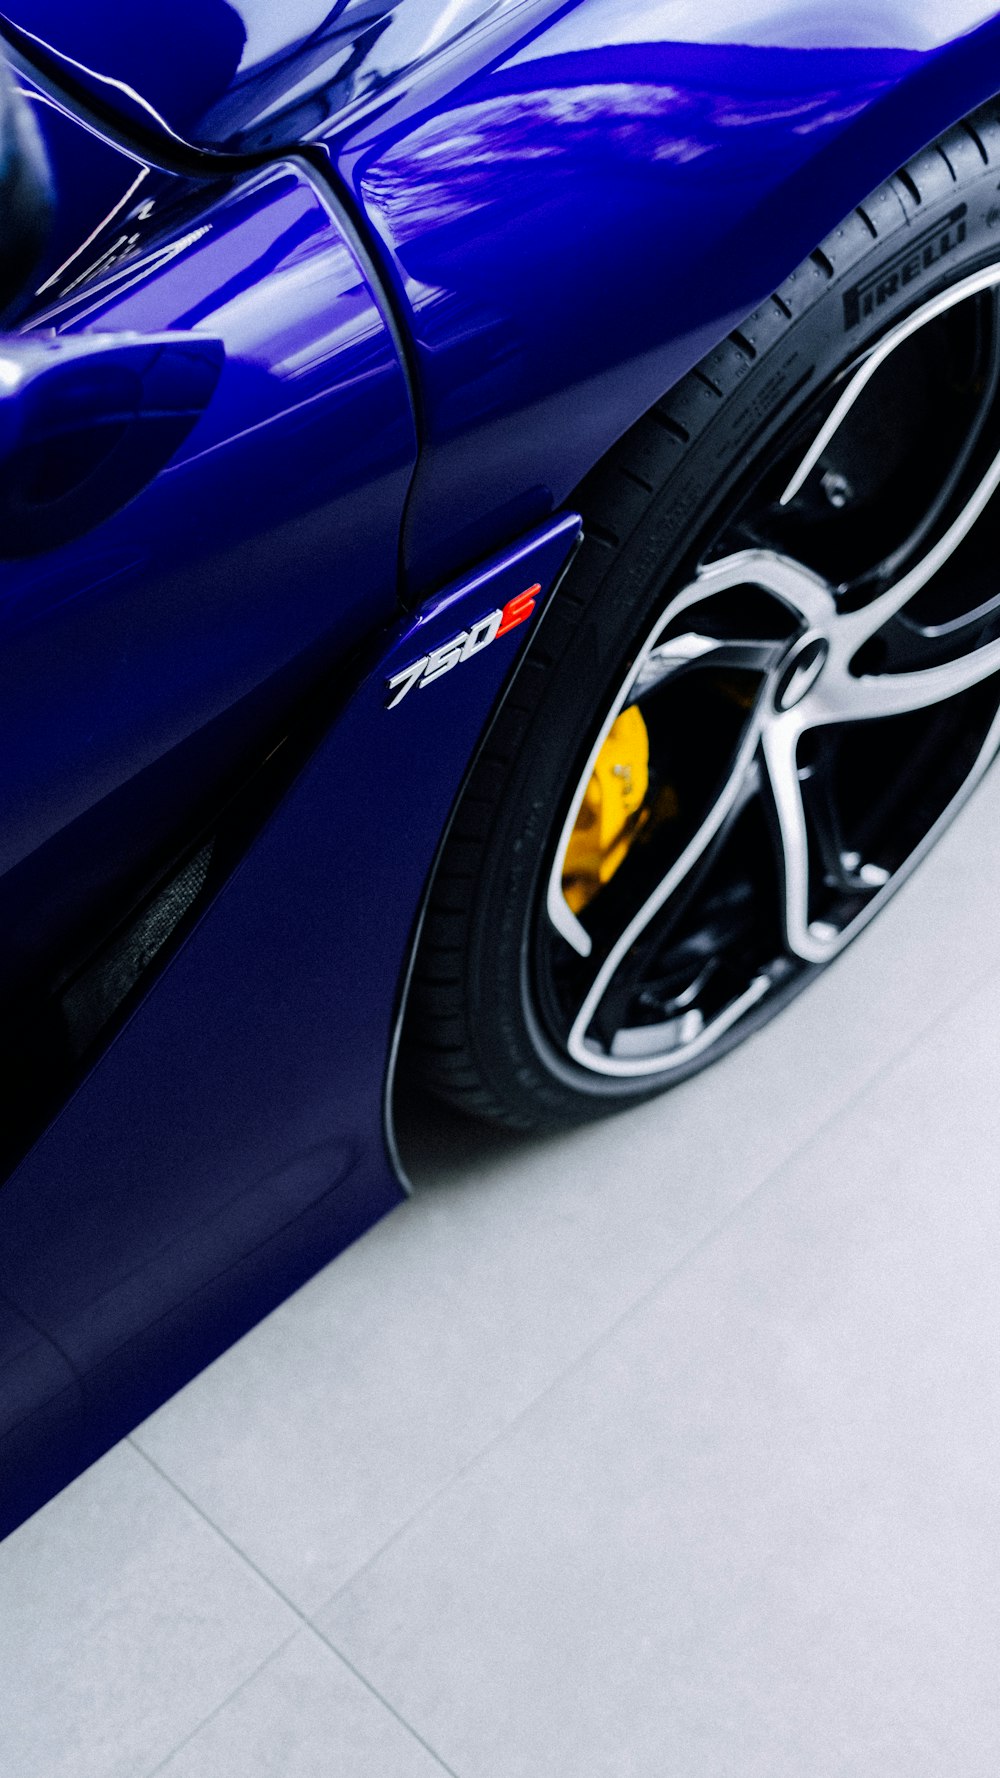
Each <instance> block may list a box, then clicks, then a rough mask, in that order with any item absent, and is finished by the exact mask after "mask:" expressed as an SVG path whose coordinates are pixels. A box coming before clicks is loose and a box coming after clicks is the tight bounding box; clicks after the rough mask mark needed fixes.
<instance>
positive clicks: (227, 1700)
mask: <svg viewBox="0 0 1000 1778" xmlns="http://www.w3.org/2000/svg"><path fill="white" fill-rule="evenodd" d="M301 1634H302V1632H301V1630H299V1629H295V1630H291V1631H290V1632H289V1634H288V1635H287V1636H286V1637H285V1639H284V1641H283V1642H279V1644H278V1646H277V1648H272V1650H271V1652H270V1654H269V1655H265V1657H264V1659H263V1660H262V1661H261V1662H260V1665H259V1666H257V1667H255V1668H254V1669H253V1672H252V1673H248V1674H247V1676H246V1678H245V1679H241V1680H240V1683H239V1685H237V1686H234V1687H233V1690H232V1691H231V1692H227V1694H226V1696H225V1697H224V1698H223V1699H221V1701H220V1702H219V1703H218V1704H216V1706H215V1709H214V1710H210V1711H209V1713H208V1715H207V1716H203V1717H202V1719H201V1721H200V1722H197V1723H195V1726H194V1728H193V1729H192V1730H191V1731H190V1733H189V1734H187V1735H185V1736H184V1738H183V1739H182V1740H180V1741H178V1742H177V1745H176V1746H175V1747H172V1748H171V1749H170V1752H169V1753H168V1754H166V1755H165V1757H164V1758H163V1759H161V1760H158V1761H157V1763H156V1765H155V1766H152V1767H151V1768H150V1770H149V1771H148V1772H147V1773H146V1778H156V1774H157V1773H158V1772H162V1771H164V1770H165V1768H166V1767H167V1766H169V1764H170V1762H171V1760H172V1759H176V1757H177V1755H178V1754H179V1753H181V1752H183V1750H184V1748H185V1747H187V1746H189V1744H190V1743H191V1742H192V1741H193V1740H195V1738H196V1736H198V1735H200V1734H201V1731H202V1729H203V1728H205V1726H206V1724H208V1723H210V1722H214V1721H215V1718H216V1717H217V1716H220V1715H221V1714H222V1712H223V1710H225V1709H226V1707H227V1705H229V1704H231V1703H232V1701H233V1699H234V1698H238V1697H239V1695H240V1693H241V1692H244V1691H246V1689H247V1686H249V1685H252V1684H253V1682H254V1680H255V1679H257V1678H258V1677H259V1676H260V1674H261V1673H263V1672H264V1671H265V1670H266V1669H267V1668H268V1667H269V1666H270V1665H271V1662H272V1661H276V1660H277V1658H278V1656H279V1655H280V1654H283V1653H284V1651H285V1649H286V1648H288V1647H289V1645H290V1644H291V1643H293V1642H294V1641H295V1638H296V1636H301Z"/></svg>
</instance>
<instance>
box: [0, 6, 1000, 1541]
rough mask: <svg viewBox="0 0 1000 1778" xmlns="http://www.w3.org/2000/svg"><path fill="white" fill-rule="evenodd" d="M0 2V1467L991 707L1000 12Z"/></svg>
mask: <svg viewBox="0 0 1000 1778" xmlns="http://www.w3.org/2000/svg"><path fill="white" fill-rule="evenodd" d="M3 4H4V11H3V15H2V17H0V47H2V56H3V63H2V67H0V75H2V84H0V205H2V211H0V242H2V254H0V303H2V306H3V316H2V335H0V737H2V749H3V753H2V760H3V765H2V778H0V784H2V801H0V931H2V934H3V943H2V949H0V1004H2V1020H0V1054H2V1066H0V1151H2V1156H0V1175H2V1181H3V1182H2V1184H0V1525H2V1527H3V1528H8V1527H10V1526H11V1525H13V1524H15V1523H16V1522H18V1520H19V1519H20V1518H22V1517H23V1516H24V1515H25V1513H27V1512H29V1511H30V1510H32V1509H33V1507H35V1506H36V1505H38V1504H39V1503H40V1502H41V1501H42V1500H43V1499H44V1498H45V1497H46V1496H47V1495H48V1494H50V1493H51V1492H52V1491H53V1490H54V1489H56V1488H57V1487H59V1486H61V1485H62V1484H63V1483H64V1482H66V1481H67V1480H68V1479H69V1478H70V1477H71V1476H72V1475H73V1474H75V1473H76V1472H77V1471H78V1470H79V1469H80V1468H81V1467H82V1466H83V1465H84V1464H85V1463H86V1462H88V1461H90V1460H91V1459H92V1458H93V1457H94V1456H96V1455H97V1454H98V1453H99V1452H101V1451H102V1450H104V1449H106V1448H107V1446H108V1445H109V1444H110V1443H111V1442H112V1441H113V1440H115V1439H117V1438H118V1437H120V1436H121V1435H122V1434H123V1433H124V1432H125V1431H126V1430H127V1429H128V1428H129V1427H130V1426H132V1425H134V1423H135V1422H136V1421H137V1420H138V1419H139V1418H140V1417H141V1416H142V1415H144V1414H146V1413H147V1412H149V1411H150V1410H151V1409H152V1408H153V1407H154V1406H156V1405H157V1404H158V1403H159V1402H160V1401H162V1400H163V1399H164V1397H165V1396H166V1395H168V1394H169V1393H170V1392H171V1391H172V1390H174V1389H176V1388H177V1387H178V1386H179V1385H180V1384H181V1383H183V1382H184V1381H185V1380H186V1379H187V1378H188V1377H190V1376H191V1375H192V1374H193V1373H194V1372H195V1371H196V1370H197V1369H198V1368H199V1367H200V1366H201V1365H203V1364H204V1363H206V1362H207V1361H208V1360H209V1359H210V1358H211V1357H213V1356H214V1355H215V1354H217V1353H218V1352H219V1351H221V1350H222V1348H223V1347H224V1346H225V1345H227V1344H228V1343H229V1342H230V1341H232V1340H233V1339H234V1338H236V1337H237V1336H238V1335H239V1334H240V1333H241V1332H243V1331H244V1330H245V1329H246V1328H247V1327H248V1326H250V1325H251V1324H252V1323H253V1322H254V1321H255V1320H256V1319H257V1318H259V1317H260V1316H261V1315H262V1314H264V1313H265V1312H266V1311H267V1310H268V1309H269V1308H271V1307H272V1306H273V1305H274V1304H275V1303H277V1302H278V1301H279V1300H280V1299H281V1298H282V1297H283V1296H284V1295H286V1294H287V1293H288V1292H289V1291H290V1290H292V1289H294V1288H295V1287H296V1286H297V1285H299V1284H300V1283H301V1282H303V1281H304V1280H305V1279H306V1278H307V1277H308V1276H309V1275H310V1274H311V1273H312V1272H313V1271H314V1270H315V1269H316V1268H317V1267H319V1266H320V1265H322V1264H323V1263H324V1262H325V1261H327V1260H328V1259H329V1258H331V1257H332V1255H334V1254H335V1253H336V1252H337V1251H338V1250H339V1249H340V1248H342V1247H343V1246H344V1245H345V1243H347V1242H349V1241H350V1240H351V1239H353V1238H354V1237H355V1236H356V1235H357V1234H359V1233H360V1232H361V1231H362V1230H363V1229H364V1228H366V1227H367V1226H368V1225H370V1224H371V1223H372V1222H373V1221H374V1220H375V1219H376V1218H377V1217H379V1216H381V1215H383V1214H384V1213H385V1212H386V1211H388V1210H389V1209H390V1208H391V1207H392V1206H393V1205H394V1204H396V1203H397V1202H399V1200H400V1199H401V1197H402V1195H403V1192H404V1191H405V1182H404V1181H403V1179H402V1176H401V1170H400V1168H399V1165H398V1162H397V1160H396V1158H395V1150H394V1140H393V1124H392V1100H393V1091H394V1086H395V1084H396V1082H397V1081H398V1080H399V1079H400V1078H402V1079H405V1080H407V1081H409V1082H410V1083H413V1084H414V1085H416V1086H417V1087H418V1089H419V1090H420V1091H426V1092H428V1093H433V1094H436V1095H438V1096H440V1097H442V1098H443V1099H445V1100H448V1101H450V1102H451V1103H453V1104H454V1105H457V1106H458V1107H460V1108H461V1109H463V1110H466V1111H469V1112H472V1113H475V1114H478V1115H481V1116H484V1117H487V1118H493V1119H499V1120H502V1121H504V1122H506V1123H507V1124H509V1125H511V1126H513V1127H515V1128H521V1129H529V1128H532V1127H538V1126H541V1125H553V1124H557V1123H559V1122H565V1121H568V1120H571V1119H579V1118H586V1117H590V1116H594V1115H597V1114H600V1113H602V1112H604V1111H606V1110H608V1109H611V1108H615V1107H619V1106H622V1105H624V1104H627V1103H628V1102H630V1101H634V1100H637V1099H639V1098H641V1097H643V1096H645V1095H648V1094H651V1093H654V1092H658V1091H659V1090H661V1089H662V1088H663V1087H664V1086H666V1085H668V1084H670V1083H671V1082H674V1081H677V1080H680V1079H682V1078H683V1077H684V1076H685V1075H687V1074H689V1073H691V1072H692V1071H693V1070H694V1069H697V1068H701V1067H704V1066H705V1065H706V1064H707V1063H709V1062H711V1061H712V1060H713V1059H714V1058H715V1057H717V1056H718V1055H720V1054H721V1053H722V1052H723V1051H724V1050H726V1049H728V1048H729V1047H731V1046H732V1045H733V1044H735V1043H737V1042H739V1041H740V1040H741V1039H742V1038H743V1037H745V1036H748V1035H749V1034H750V1033H751V1032H753V1031H754V1029H755V1028H756V1027H757V1026H759V1025H760V1024H761V1023H762V1022H763V1021H764V1020H766V1019H768V1018H770V1017H771V1016H772V1014H773V1013H775V1012H776V1011H778V1010H779V1009H780V1008H781V1006H782V1005H783V1004H784V1003H785V1002H786V1001H787V1000H788V999H789V998H790V997H791V996H792V995H794V994H796V993H797V992H798V991H799V990H800V989H801V988H802V987H804V986H805V985H806V984H807V983H808V982H809V981H810V979H811V978H812V977H813V976H814V975H815V974H816V972H817V971H818V970H820V969H822V968H824V967H825V966H826V965H827V964H828V963H829V962H831V961H832V960H833V959H834V958H835V957H836V956H837V955H838V954H839V952H840V951H841V950H842V949H843V948H844V946H845V945H846V944H848V943H849V942H850V940H851V939H852V938H853V936H854V935H855V934H856V933H857V932H859V931H860V930H861V928H862V927H864V926H865V925H867V923H868V922H869V921H870V920H871V919H872V918H873V917H874V916H875V915H876V914H877V913H878V911H879V909H880V908H881V907H882V905H883V903H884V902H885V901H886V900H887V898H888V897H889V896H890V895H892V894H893V892H894V891H895V889H896V888H897V886H898V885H899V884H900V883H901V882H902V881H903V880H904V878H905V877H906V876H907V875H908V874H909V872H910V871H911V870H913V869H914V868H915V867H916V866H917V865H918V864H919V862H920V860H921V858H922V857H923V855H924V854H925V853H926V852H927V851H928V849H929V848H930V847H931V846H932V845H933V844H934V841H935V839H936V838H937V836H938V834H939V832H940V831H941V829H942V827H943V826H944V824H945V823H946V822H947V821H948V820H949V818H950V816H951V815H952V814H953V812H954V811H955V809H956V808H957V806H958V805H959V804H960V803H961V802H962V801H963V800H964V799H965V798H966V797H967V796H969V794H970V793H971V792H972V791H973V789H974V788H975V785H976V783H977V781H978V780H979V778H980V777H981V776H982V775H983V773H984V772H985V771H986V770H987V768H988V766H989V764H990V762H991V760H992V758H993V756H994V754H995V752H996V751H997V747H998V745H1000V714H998V713H1000V586H998V578H997V568H996V563H997V559H998V554H1000V494H998V492H997V490H998V484H1000V309H998V300H1000V101H998V100H996V99H995V97H994V95H995V94H996V92H997V91H998V90H1000V12H998V11H997V10H996V8H995V7H994V6H992V5H989V4H986V3H985V0H948V3H947V4H946V3H945V0H884V3H883V4H880V5H871V4H869V3H867V0H832V3H831V4H829V5H827V6H823V7H819V6H817V5H816V4H815V0H740V4H739V5H737V4H735V0H714V4H712V5H709V6H706V5H703V4H701V5H698V6H695V5H694V4H693V0H332V3H331V0H282V3H281V4H279V5H274V4H267V3H266V0H147V3H146V4H145V5H144V6H141V7H140V6H137V5H135V4H134V0H133V3H129V0H88V3H87V4H86V5H79V4H71V0H3ZM913 967H914V970H917V971H919V969H920V967H921V960H920V958H919V957H914V959H913ZM805 1060H806V1062H807V1063H808V1065H809V1066H813V1067H816V1068H821V1067H822V1058H821V1057H818V1058H813V1059H805ZM725 1115H726V1111H725V1104H724V1103H720V1106H719V1116H720V1123H724V1120H725Z"/></svg>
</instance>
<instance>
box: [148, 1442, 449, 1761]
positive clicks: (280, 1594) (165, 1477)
mask: <svg viewBox="0 0 1000 1778" xmlns="http://www.w3.org/2000/svg"><path fill="white" fill-rule="evenodd" d="M126 1442H127V1443H128V1445H129V1446H130V1448H131V1449H132V1450H133V1451H134V1452H135V1453H136V1455H137V1456H139V1457H141V1458H142V1460H143V1462H144V1463H148V1465H149V1467H150V1469H152V1470H153V1471H154V1472H155V1474H156V1475H158V1476H159V1477H160V1480H161V1481H163V1482H165V1483H166V1484H167V1486H168V1488H171V1489H172V1490H173V1492H174V1493H175V1494H177V1495H178V1496H179V1497H180V1499H181V1500H183V1501H184V1502H185V1503H186V1504H187V1505H188V1506H189V1507H190V1508H191V1510H192V1512H195V1513H197V1515H198V1517H199V1518H200V1519H201V1520H202V1521H203V1523H204V1524H205V1525H207V1526H208V1528H209V1530H210V1531H214V1533H215V1535H216V1536H217V1537H218V1538H220V1539H221V1541H222V1542H223V1543H224V1544H225V1545H226V1546H227V1548H229V1549H230V1550H232V1552H233V1554H234V1556H237V1557H238V1558H239V1560H240V1561H241V1562H242V1563H243V1564H244V1565H245V1567H247V1568H249V1569H250V1571H251V1573H253V1574H255V1575H256V1576H257V1579H258V1580H259V1581H261V1582H262V1583H263V1584H264V1586H266V1587H267V1589H268V1591H269V1592H271V1593H273V1594H274V1596H275V1598H277V1599H280V1600H281V1602H282V1604H283V1605H286V1606H287V1607H288V1610H289V1611H290V1612H291V1613H292V1614H293V1616H294V1617H296V1618H297V1619H298V1623H299V1625H300V1626H301V1628H303V1629H305V1630H307V1631H308V1632H309V1634H310V1635H311V1636H313V1637H314V1638H315V1639H316V1641H317V1642H320V1643H322V1645H323V1647H324V1648H325V1649H327V1650H328V1652H329V1653H330V1654H332V1655H333V1656H334V1657H335V1659H337V1660H338V1661H339V1662H340V1663H341V1665H342V1666H344V1667H346V1668H347V1671H348V1672H349V1673H351V1674H353V1676H354V1678H355V1679H357V1680H358V1681H359V1683H360V1684H361V1685H363V1686H364V1688H365V1690H366V1691H367V1692H369V1693H370V1695H371V1696H372V1697H373V1698H374V1699H375V1700H376V1702H377V1703H379V1704H381V1705H382V1708H383V1709H384V1710H386V1711H387V1712H388V1713H389V1715H390V1716H391V1717H393V1718H394V1719H395V1721H396V1722H398V1723H399V1725H400V1727H401V1728H402V1729H405V1731H406V1733H407V1734H408V1735H410V1736H411V1737H412V1739H413V1740H414V1741H416V1742H417V1743H418V1745H419V1746H420V1747H422V1748H423V1750H424V1752H425V1753H427V1754H428V1755H429V1756H430V1758H431V1759H432V1760H434V1762H435V1764H436V1765H437V1766H439V1767H440V1769H441V1771H442V1772H445V1773H447V1778H458V1774H457V1773H456V1772H455V1771H454V1770H453V1768H452V1767H451V1766H449V1765H446V1764H445V1761H444V1760H443V1759H442V1758H441V1755H440V1754H439V1753H437V1752H436V1751H435V1749H434V1748H433V1747H432V1746H431V1745H430V1743H429V1742H428V1741H425V1740H424V1738H423V1736H422V1735H421V1734H420V1733H419V1731H418V1730H417V1729H415V1728H414V1727H413V1724H412V1723H409V1722H407V1720H406V1718H405V1717H404V1716H401V1715H400V1713H399V1711H398V1710H397V1709H396V1708H395V1706H394V1705H392V1704H390V1702H389V1700H388V1698H384V1697H383V1696H382V1693H381V1692H380V1691H379V1690H378V1689H377V1687H376V1686H374V1685H373V1684H372V1682H371V1680H370V1679H367V1678H366V1677H365V1675H364V1673H362V1672H361V1671H360V1670H359V1669H358V1668H357V1667H355V1666H354V1664H353V1662H352V1661H349V1660H348V1659H347V1656H346V1655H345V1654H343V1653H342V1652H341V1650H340V1649H339V1648H337V1647H336V1646H335V1644H334V1643H332V1642H331V1641H330V1639H329V1637H327V1636H324V1634H323V1632H322V1631H321V1630H320V1629H319V1627H318V1626H317V1625H316V1624H314V1623H313V1622H312V1620H311V1618H308V1617H307V1616H306V1614H305V1612H304V1611H303V1610H302V1609H301V1607H300V1606H298V1605H296V1603H295V1601H294V1599H290V1598H289V1596H288V1594H287V1593H285V1592H284V1591H283V1590H282V1588H281V1587H279V1586H278V1583H277V1581H274V1580H272V1579H271V1576H270V1575H269V1574H266V1573H265V1572H264V1570H263V1569H262V1568H259V1567H258V1565H257V1563H256V1562H254V1561H253V1559H252V1557H250V1556H248V1555H247V1553H246V1551H245V1550H243V1549H241V1548H240V1546H239V1544H238V1543H236V1542H235V1540H234V1539H233V1538H232V1537H230V1536H229V1534H228V1533H227V1532H226V1531H224V1530H223V1529H222V1526H221V1525H218V1524H216V1522H215V1520H214V1519H212V1518H210V1517H209V1515H208V1513H207V1512H205V1510H204V1508H203V1507H201V1506H199V1504H198V1502H197V1501H196V1500H195V1499H193V1497H192V1496H191V1495H190V1494H188V1493H187V1492H186V1490H185V1489H184V1488H182V1487H181V1486H180V1483H179V1482H176V1481H175V1480H174V1478H173V1476H171V1475H170V1474H168V1472H167V1471H166V1470H165V1469H162V1468H161V1467H160V1465H159V1464H158V1463H157V1462H156V1460H155V1458H153V1457H150V1455H149V1453H148V1452H147V1451H144V1450H143V1449H142V1446H141V1445H137V1444H135V1443H134V1441H133V1439H132V1438H131V1437H129V1438H128V1440H127V1441H126ZM299 1634H300V1630H299V1629H295V1630H293V1631H292V1632H291V1634H290V1635H289V1636H286V1637H285V1639H284V1641H283V1642H282V1643H281V1644H280V1645H279V1647H277V1648H275V1649H272V1651H271V1653H270V1654H269V1655H268V1656H267V1659H266V1660H265V1661H263V1662H262V1663H261V1665H260V1667H258V1668H256V1669H255V1671H254V1672H253V1673H251V1674H250V1675H248V1677H247V1678H246V1679H245V1680H243V1681H242V1682H241V1684H240V1685H238V1686H237V1687H236V1689H235V1691H233V1692H231V1693H230V1694H229V1697H227V1698H225V1699H224V1700H223V1702H222V1704H220V1705H219V1706H218V1707H217V1709H216V1710H212V1711H210V1712H209V1714H208V1716H206V1717H204V1718H203V1720H202V1721H201V1722H200V1723H199V1724H198V1726H197V1728H196V1729H194V1730H193V1731H192V1734H191V1735H188V1736H187V1737H186V1740H185V1741H181V1742H179V1743H178V1745H177V1746H176V1747H174V1748H173V1749H172V1750H171V1752H170V1753H169V1754H168V1755H167V1759H168V1760H170V1759H173V1757H174V1755H175V1754H176V1753H178V1752H179V1751H180V1748H181V1747H183V1746H185V1745H186V1741H190V1740H191V1739H192V1738H193V1735H196V1734H197V1733H198V1732H199V1730H201V1729H202V1728H204V1726H205V1723H207V1722H211V1720H212V1718H213V1717H214V1716H216V1715H217V1714H218V1711H219V1710H221V1709H223V1708H224V1707H225V1705H226V1704H227V1703H229V1701H230V1698H234V1697H237V1696H238V1695H239V1693H240V1692H241V1691H242V1690H243V1689H244V1687H245V1686H247V1685H249V1683H250V1681H251V1680H252V1679H254V1678H256V1675H257V1674H258V1673H260V1672H262V1671H263V1669H264V1668H265V1667H266V1666H267V1665H268V1663H269V1662H270V1661H272V1660H275V1659H276V1658H277V1656H278V1655H279V1654H280V1653H281V1652H282V1649H285V1648H287V1647H288V1645H289V1643H290V1642H291V1641H293V1640H294V1638H295V1637H296V1636H297V1635H299ZM164 1763H166V1762H162V1761H161V1763H160V1765H159V1766H156V1767H154V1771H153V1772H152V1773H150V1774H148V1778H154V1774H155V1772H159V1771H162V1769H163V1765H164Z"/></svg>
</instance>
